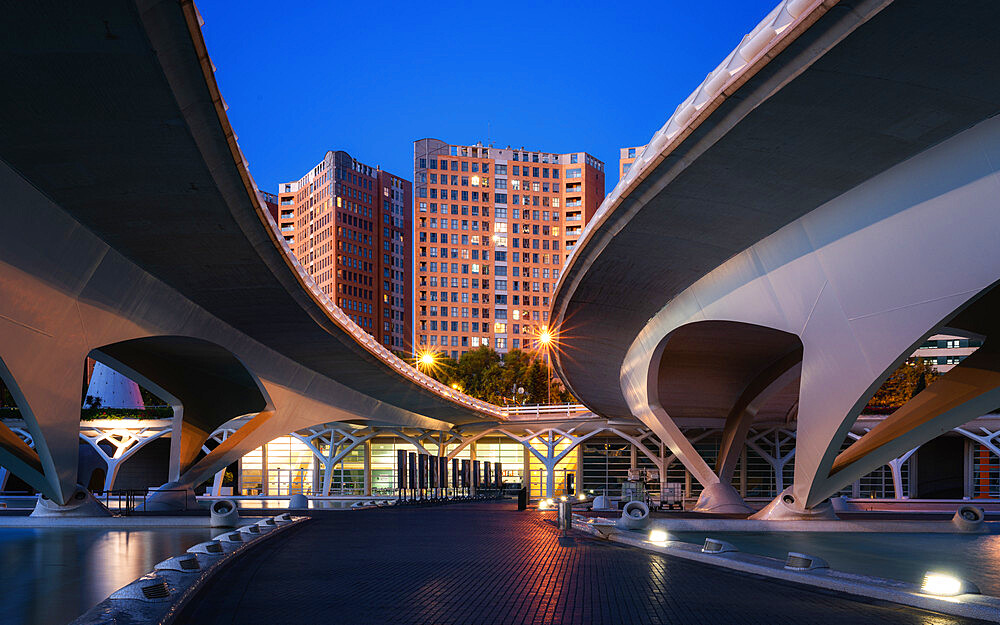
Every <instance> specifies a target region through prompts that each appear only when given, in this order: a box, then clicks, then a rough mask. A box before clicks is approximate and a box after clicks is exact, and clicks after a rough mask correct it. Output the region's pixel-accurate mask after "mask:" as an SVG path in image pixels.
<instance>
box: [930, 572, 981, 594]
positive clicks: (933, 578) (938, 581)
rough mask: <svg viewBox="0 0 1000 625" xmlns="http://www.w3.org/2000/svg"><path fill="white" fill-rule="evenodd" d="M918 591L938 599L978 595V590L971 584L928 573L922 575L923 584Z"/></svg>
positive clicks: (952, 576) (953, 577) (947, 575)
mask: <svg viewBox="0 0 1000 625" xmlns="http://www.w3.org/2000/svg"><path fill="white" fill-rule="evenodd" d="M920 591H921V592H923V593H926V594H928V595H937V596H938V597H954V596H956V595H964V594H966V593H972V594H978V593H979V588H978V587H977V586H976V585H975V584H973V583H972V582H969V581H967V580H964V579H961V578H958V577H955V576H954V575H949V574H947V573H939V572H935V571H928V572H927V574H926V575H924V583H923V584H921V585H920Z"/></svg>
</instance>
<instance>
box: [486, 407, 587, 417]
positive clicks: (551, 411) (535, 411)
mask: <svg viewBox="0 0 1000 625" xmlns="http://www.w3.org/2000/svg"><path fill="white" fill-rule="evenodd" d="M502 410H503V416H504V417H512V416H516V417H542V416H546V417H551V416H563V415H565V416H567V417H571V416H573V415H575V414H580V413H583V412H590V410H589V409H588V408H587V407H586V406H584V405H583V404H537V405H534V406H504V407H503V409H502Z"/></svg>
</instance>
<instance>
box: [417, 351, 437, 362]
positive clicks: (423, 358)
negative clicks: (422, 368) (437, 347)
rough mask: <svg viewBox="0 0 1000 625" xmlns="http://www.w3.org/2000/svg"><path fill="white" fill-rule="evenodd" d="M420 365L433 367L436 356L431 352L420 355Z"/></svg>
mask: <svg viewBox="0 0 1000 625" xmlns="http://www.w3.org/2000/svg"><path fill="white" fill-rule="evenodd" d="M420 364H422V365H433V364H434V354H432V353H430V352H425V353H423V354H421V355H420Z"/></svg>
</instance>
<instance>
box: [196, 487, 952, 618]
mask: <svg viewBox="0 0 1000 625" xmlns="http://www.w3.org/2000/svg"><path fill="white" fill-rule="evenodd" d="M551 517H552V515H551V514H550V515H544V514H542V513H538V512H532V511H529V512H517V511H515V509H514V506H513V505H511V504H509V503H493V504H459V505H451V506H442V507H433V508H408V509H398V510H396V509H391V508H386V509H378V510H365V511H352V512H317V513H316V519H315V520H313V521H311V522H309V523H307V524H304V525H303V526H302V527H301V528H300V529H297V530H292V531H290V532H288V533H287V535H282V536H277V537H275V538H274V539H272V540H270V541H267V542H265V543H264V544H263V545H261V546H260V547H257V548H256V549H255V550H253V551H251V552H249V553H247V554H246V555H245V556H243V557H241V558H240V559H239V560H238V561H236V562H235V563H234V564H233V565H232V566H230V567H229V568H228V569H227V570H226V571H224V572H223V573H222V574H221V575H219V576H218V577H216V578H215V579H214V580H213V581H212V582H210V583H209V584H208V585H207V586H206V587H205V588H204V589H203V590H202V592H201V593H200V594H199V595H198V597H196V598H195V600H194V601H193V602H192V603H191V604H190V606H189V609H188V610H187V611H186V613H185V614H182V615H181V618H180V619H178V621H177V622H179V623H214V624H220V625H221V624H229V623H233V624H237V623H238V624H240V625H255V624H258V623H260V624H264V623H267V624H269V625H273V624H280V623H296V624H311V623H345V624H351V625H361V624H380V625H381V624H385V623H413V624H418V623H419V624H423V623H428V624H430V623H434V624H456V625H478V624H482V625H494V624H495V625H506V624H530V625H543V624H559V623H580V624H585V625H602V624H605V625H623V624H626V623H627V624H628V625H638V624H646V623H648V624H656V623H678V624H680V623H692V624H694V623H697V624H711V623H740V624H743V625H749V624H755V623H760V624H766V625H780V624H788V625H801V624H802V623H808V625H822V624H825V623H831V624H832V623H836V624H838V625H845V624H852V625H854V624H858V623H873V624H874V623H879V624H892V623H907V624H909V623H912V624H914V625H916V624H920V625H946V624H951V623H970V622H972V621H969V620H966V619H960V618H956V617H948V616H941V615H937V614H933V613H929V612H923V611H920V610H914V609H910V608H904V607H901V606H897V605H894V604H888V603H876V602H870V601H860V600H853V599H851V598H848V597H846V596H844V595H839V594H835V593H828V592H820V591H816V590H811V589H807V588H802V587H799V586H795V585H791V584H785V583H781V582H776V581H772V580H766V579H763V578H757V577H753V576H748V575H742V574H739V573H734V572H729V571H725V570H721V569H716V568H714V567H709V566H705V565H701V564H697V563H693V562H688V561H685V560H679V559H675V558H671V557H669V556H663V555H660V554H655V553H650V552H646V551H641V550H637V549H631V548H627V547H620V546H616V545H613V544H609V543H607V542H604V541H601V540H598V539H592V538H588V537H584V536H581V535H574V536H573V537H571V538H560V536H559V531H558V530H557V529H556V528H555V526H554V525H552V523H551V522H550V521H549V520H547V519H549V518H551Z"/></svg>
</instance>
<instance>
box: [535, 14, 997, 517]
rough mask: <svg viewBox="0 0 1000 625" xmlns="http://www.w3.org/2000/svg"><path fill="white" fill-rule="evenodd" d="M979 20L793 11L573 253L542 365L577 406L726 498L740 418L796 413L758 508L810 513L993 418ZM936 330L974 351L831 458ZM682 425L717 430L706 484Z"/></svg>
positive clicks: (989, 223)
mask: <svg viewBox="0 0 1000 625" xmlns="http://www.w3.org/2000/svg"><path fill="white" fill-rule="evenodd" d="M830 4H832V6H828V5H830ZM998 19H1000V7H998V6H997V5H995V4H993V3H979V2H958V3H953V4H949V5H948V6H947V7H945V6H942V5H941V4H940V3H934V2H885V1H856V2H838V3H836V4H833V3H827V4H824V5H822V6H817V7H816V8H815V9H814V11H813V12H812V14H810V15H807V16H804V17H803V18H801V20H800V21H801V23H802V24H803V27H802V28H801V29H799V30H795V29H794V28H793V29H792V30H790V31H789V33H791V35H794V36H788V37H787V40H786V41H783V42H782V44H781V46H779V47H775V48H774V50H773V52H768V53H767V54H766V55H764V56H762V57H761V59H762V60H760V61H757V62H755V63H757V64H756V65H754V69H753V71H752V72H749V73H748V74H747V75H745V76H742V77H741V78H740V81H739V82H738V84H734V85H733V86H732V87H730V88H724V89H723V90H722V91H721V92H720V94H719V95H718V96H717V97H716V98H715V99H713V100H711V101H710V102H708V103H706V104H705V106H704V107H703V109H702V110H701V111H700V112H697V113H695V114H694V115H695V116H694V117H693V120H694V121H693V122H692V125H691V127H690V129H689V131H686V132H689V134H687V135H685V136H684V137H683V139H682V140H681V141H680V142H679V143H676V144H673V145H671V146H670V150H669V151H667V152H664V153H662V154H660V155H657V156H655V159H654V161H653V162H651V163H650V164H649V166H648V167H647V168H645V169H644V170H642V171H641V172H640V173H639V174H636V177H635V181H634V182H632V183H630V184H631V186H630V187H629V188H628V189H627V192H626V193H625V194H624V195H623V196H622V199H621V202H620V203H619V204H616V205H614V206H612V207H609V208H610V210H608V211H607V213H606V214H605V215H604V216H602V217H601V219H600V220H598V221H596V222H595V223H593V224H592V225H591V227H590V229H589V231H588V233H587V234H586V235H585V237H584V240H583V241H582V242H581V244H580V246H579V247H578V249H577V250H576V251H575V253H574V255H573V257H572V259H571V261H570V264H569V266H568V267H567V269H566V271H565V272H564V275H563V277H562V280H561V282H560V284H559V286H558V288H557V292H556V295H555V304H554V309H555V312H554V318H555V321H556V323H558V324H560V325H563V326H565V327H567V328H571V329H572V331H571V332H567V334H568V336H567V337H566V338H565V339H564V340H563V354H562V355H561V356H560V357H559V358H558V369H559V372H560V375H561V376H562V378H563V380H565V381H566V382H567V384H568V385H569V387H570V389H571V390H572V391H573V393H574V394H575V395H576V396H577V397H579V398H580V399H581V400H582V401H583V402H584V403H585V404H586V405H587V406H588V407H590V408H591V409H593V410H594V411H595V412H596V413H598V414H603V415H608V416H620V415H628V414H632V415H635V416H636V417H638V418H639V419H640V420H642V421H643V422H644V423H645V424H646V425H648V426H649V427H650V428H652V429H653V430H654V431H655V432H656V433H657V435H658V436H660V437H661V438H662V439H663V440H664V442H665V443H666V444H667V445H669V447H670V449H671V451H672V452H673V453H674V454H676V455H677V456H678V457H679V458H680V459H681V460H682V461H683V462H684V464H685V466H686V467H687V468H688V469H689V470H690V471H691V473H692V474H693V475H694V476H695V477H696V479H698V480H699V481H700V482H702V484H704V485H706V486H709V485H715V484H719V485H721V486H719V487H718V489H721V490H722V491H726V487H727V486H728V483H729V482H728V481H729V477H730V476H731V469H728V468H727V464H726V458H728V457H729V456H728V455H727V454H726V449H732V448H739V447H740V445H741V444H742V442H741V437H743V436H745V433H746V431H747V428H748V427H749V425H750V424H752V423H753V421H754V419H755V418H759V417H758V415H760V416H761V417H763V416H767V417H768V418H773V417H774V416H775V415H781V414H787V415H790V416H791V417H794V418H795V420H797V424H798V425H797V427H798V432H797V434H798V437H797V443H796V455H795V458H796V463H795V481H794V485H793V486H792V487H790V488H789V489H787V491H786V492H785V493H784V494H783V495H782V496H779V498H778V499H776V500H775V505H774V506H772V507H771V508H769V509H768V510H767V511H766V512H765V513H764V516H768V515H772V516H799V515H801V516H806V517H810V516H813V515H814V514H815V512H816V511H817V507H818V506H821V505H822V504H823V502H824V501H825V500H826V499H827V498H828V497H829V496H830V495H831V494H833V493H835V492H836V491H837V490H839V489H840V488H841V487H842V486H844V485H845V484H849V483H851V482H852V481H853V480H855V479H857V477H858V476H859V475H863V474H864V473H866V472H868V471H870V470H871V469H873V468H875V467H877V466H880V465H882V464H885V463H886V462H887V461H890V460H892V459H893V458H896V457H898V456H900V455H901V454H903V453H905V452H907V451H909V450H911V449H913V448H914V447H916V446H918V445H919V444H921V443H922V442H925V441H927V440H929V439H931V438H933V437H934V436H937V435H938V434H940V433H941V432H944V431H946V430H948V429H950V428H952V427H954V426H956V425H960V424H962V423H964V422H966V421H969V420H970V419H972V418H974V417H975V416H976V415H977V414H980V413H982V412H985V411H988V410H991V409H993V408H995V407H996V406H997V405H1000V393H998V390H997V389H998V385H1000V360H998V359H997V357H996V355H995V346H994V345H992V342H991V341H990V334H991V332H992V330H993V326H994V325H995V323H996V322H995V321H993V320H994V319H997V316H996V315H997V313H998V312H1000V311H998V310H997V303H996V296H995V295H993V294H992V292H991V289H992V287H993V285H994V284H995V282H996V281H997V279H998V278H1000V252H998V249H997V246H996V245H995V242H996V240H997V237H998V236H1000V210H998V209H1000V204H998V200H997V198H998V197H1000V195H998V191H1000V173H998V170H997V167H998V164H1000V151H998V150H1000V149H998V145H1000V121H998V120H997V119H996V118H995V117H994V116H995V115H996V113H997V112H998V111H1000V83H998V82H997V81H996V80H994V79H993V78H992V76H993V75H994V74H995V67H994V65H995V63H994V58H995V53H994V52H995V36H994V33H993V28H992V25H993V24H995V23H997V20H998ZM803 20H804V21H803ZM795 28H798V27H795ZM787 34H788V33H786V35H787ZM780 37H781V35H779V38H780ZM653 143H654V144H656V143H657V142H656V139H655V138H654V142H653ZM647 160H648V159H647ZM611 320H613V322H612V321H611ZM939 330H947V331H948V332H956V333H959V334H962V335H969V336H976V337H985V338H986V343H985V345H984V347H983V348H981V349H980V350H979V351H978V352H976V354H974V355H973V356H972V357H969V358H968V359H966V360H965V361H964V362H963V363H962V364H961V365H959V366H957V367H955V368H954V369H953V370H951V371H950V372H948V373H947V374H946V375H944V376H943V377H942V378H941V379H940V380H939V381H937V382H936V383H935V384H934V385H933V386H932V387H930V388H929V389H928V390H926V391H924V392H923V393H921V394H920V395H919V396H918V397H917V398H915V399H914V400H912V401H911V402H910V403H909V404H907V405H906V406H904V408H902V409H900V410H899V411H898V412H897V413H896V414H894V415H892V416H891V417H890V418H889V419H887V420H886V421H885V422H884V423H882V424H881V425H879V426H878V427H876V428H873V429H872V431H871V432H868V433H867V434H865V435H864V436H862V437H861V438H860V439H858V440H857V441H855V442H854V443H853V444H851V445H850V446H849V447H848V448H847V449H845V450H843V451H842V447H843V444H844V442H845V438H846V435H847V433H848V431H849V429H850V428H851V426H852V424H853V423H854V421H855V419H856V418H857V416H858V414H860V412H861V410H862V409H863V408H864V406H865V404H866V402H867V400H868V399H869V398H870V397H871V395H872V394H873V393H874V392H875V391H876V390H877V389H878V388H879V386H880V385H881V384H882V382H883V381H884V380H885V379H886V378H887V377H888V375H889V374H890V373H891V372H892V371H893V370H894V369H895V368H896V367H897V366H898V365H899V364H900V363H901V362H903V361H904V360H905V359H906V357H907V356H908V355H909V354H911V353H912V352H913V350H914V348H915V347H916V346H918V345H919V344H920V343H921V342H922V341H923V340H924V339H925V338H926V337H927V336H929V335H930V334H933V333H934V332H936V331H939ZM696 415H704V416H714V417H715V418H725V420H726V427H725V431H724V436H723V450H722V452H721V453H720V461H719V463H718V465H717V466H716V467H714V468H713V467H710V466H709V465H708V464H707V463H706V462H705V460H704V459H703V458H702V457H701V456H700V455H699V454H698V453H697V451H696V450H695V449H694V446H693V445H692V444H691V443H690V442H689V441H688V440H687V439H686V438H685V437H684V435H683V434H682V433H681V431H680V428H679V427H678V426H677V424H676V422H675V420H674V419H675V418H683V417H690V416H696ZM734 446H735V447H734ZM727 471H730V473H729V474H728V475H727ZM728 490H729V491H731V490H732V489H731V488H729V489H728ZM729 495H730V496H731V495H733V493H732V492H729ZM706 503H708V502H706ZM728 503H729V504H732V505H738V504H739V501H738V497H730V500H728Z"/></svg>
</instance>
